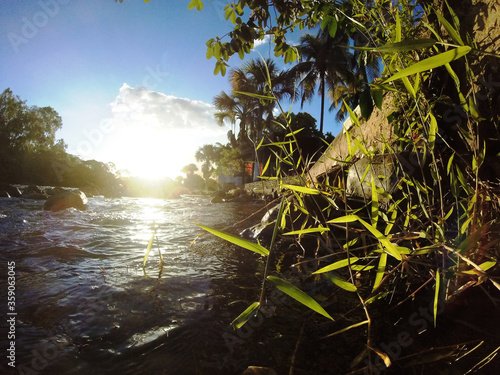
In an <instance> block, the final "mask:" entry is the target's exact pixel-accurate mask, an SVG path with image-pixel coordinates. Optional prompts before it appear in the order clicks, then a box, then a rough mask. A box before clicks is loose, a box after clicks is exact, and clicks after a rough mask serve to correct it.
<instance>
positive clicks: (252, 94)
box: [233, 91, 276, 100]
mask: <svg viewBox="0 0 500 375" xmlns="http://www.w3.org/2000/svg"><path fill="white" fill-rule="evenodd" d="M233 94H236V95H245V96H249V97H251V98H256V99H263V100H276V98H275V97H274V96H269V95H260V94H255V93H253V92H243V91H233Z"/></svg>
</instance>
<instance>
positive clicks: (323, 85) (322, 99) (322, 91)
mask: <svg viewBox="0 0 500 375" xmlns="http://www.w3.org/2000/svg"><path fill="white" fill-rule="evenodd" d="M325 84H326V82H325V75H324V74H321V86H320V87H321V88H320V90H321V114H320V120H319V132H320V133H321V135H323V121H324V115H325Z"/></svg>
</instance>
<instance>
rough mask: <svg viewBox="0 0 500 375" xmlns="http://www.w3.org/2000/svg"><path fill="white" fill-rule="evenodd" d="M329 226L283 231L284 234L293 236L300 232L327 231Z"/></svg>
mask: <svg viewBox="0 0 500 375" xmlns="http://www.w3.org/2000/svg"><path fill="white" fill-rule="evenodd" d="M329 230H330V228H322V227H320V228H307V229H300V230H294V231H292V232H287V233H283V235H284V236H294V235H301V234H308V233H318V232H321V233H323V232H327V231H329Z"/></svg>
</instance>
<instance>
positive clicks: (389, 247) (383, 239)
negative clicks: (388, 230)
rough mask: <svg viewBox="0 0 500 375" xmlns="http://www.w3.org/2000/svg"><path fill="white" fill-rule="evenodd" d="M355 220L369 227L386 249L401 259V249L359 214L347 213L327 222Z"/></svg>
mask: <svg viewBox="0 0 500 375" xmlns="http://www.w3.org/2000/svg"><path fill="white" fill-rule="evenodd" d="M353 221H359V222H360V223H361V224H363V226H364V227H365V228H366V229H368V231H369V232H370V233H371V234H372V235H373V236H374V237H375V238H377V239H378V240H379V242H380V243H381V244H382V246H383V247H384V249H385V250H386V251H387V252H388V253H389V254H390V255H392V256H393V257H394V258H396V259H397V260H401V259H402V258H401V253H400V251H399V250H398V249H397V248H396V246H394V245H393V244H392V243H391V241H389V239H388V238H387V237H386V236H384V235H383V234H382V233H381V232H380V231H379V230H378V229H377V228H375V227H374V226H373V225H370V224H369V223H367V222H366V221H364V220H363V219H361V218H360V217H359V216H357V215H347V216H342V217H339V218H336V219H332V220H328V221H327V223H330V224H334V223H349V222H353Z"/></svg>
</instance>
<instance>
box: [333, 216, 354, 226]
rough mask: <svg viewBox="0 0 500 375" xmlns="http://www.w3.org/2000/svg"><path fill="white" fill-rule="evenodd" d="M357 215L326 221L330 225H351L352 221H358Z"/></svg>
mask: <svg viewBox="0 0 500 375" xmlns="http://www.w3.org/2000/svg"><path fill="white" fill-rule="evenodd" d="M358 218H359V217H358V216H357V215H346V216H342V217H337V218H335V219H332V220H329V221H327V223H330V224H341V223H352V222H353V221H358Z"/></svg>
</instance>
